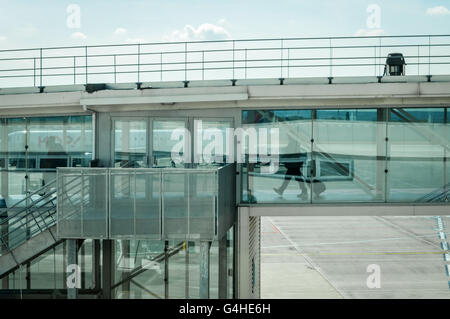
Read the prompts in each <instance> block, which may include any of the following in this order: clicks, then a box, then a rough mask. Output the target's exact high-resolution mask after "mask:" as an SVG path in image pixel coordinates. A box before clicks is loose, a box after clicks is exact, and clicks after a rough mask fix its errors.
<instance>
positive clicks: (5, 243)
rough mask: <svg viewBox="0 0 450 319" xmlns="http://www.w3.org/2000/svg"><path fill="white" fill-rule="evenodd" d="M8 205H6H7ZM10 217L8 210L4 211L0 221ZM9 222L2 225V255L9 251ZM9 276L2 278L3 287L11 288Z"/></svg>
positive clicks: (0, 237)
mask: <svg viewBox="0 0 450 319" xmlns="http://www.w3.org/2000/svg"><path fill="white" fill-rule="evenodd" d="M5 206H6V205H5ZM6 218H8V212H2V213H1V215H0V221H2V222H3V220H4V219H6ZM8 226H9V225H8V223H7V222H6V223H2V227H1V235H0V239H2V240H1V243H0V245H1V249H0V251H1V253H2V255H3V254H5V253H6V252H7V251H8V232H9V229H8V228H9V227H8ZM8 277H9V276H6V277H4V278H3V279H2V289H9V278H8Z"/></svg>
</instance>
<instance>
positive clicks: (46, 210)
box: [0, 180, 56, 251]
mask: <svg viewBox="0 0 450 319" xmlns="http://www.w3.org/2000/svg"><path fill="white" fill-rule="evenodd" d="M55 184H56V182H55V180H53V181H51V182H49V183H48V184H46V185H45V186H43V187H41V188H40V189H38V190H36V191H34V192H33V193H31V194H29V195H27V196H26V197H25V198H23V199H22V200H20V201H19V202H17V203H15V204H14V205H13V206H11V207H8V208H5V209H3V210H2V211H1V212H0V216H1V217H2V218H0V228H1V234H0V246H1V250H2V251H11V250H12V249H14V248H16V247H17V246H19V245H20V244H22V243H24V242H25V241H27V240H29V239H30V238H32V237H34V236H35V235H37V234H39V233H40V232H42V231H44V230H46V229H48V228H50V227H51V226H53V225H55V224H56V218H55V214H56V188H55V186H56V185H55Z"/></svg>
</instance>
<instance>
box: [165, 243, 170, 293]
mask: <svg viewBox="0 0 450 319" xmlns="http://www.w3.org/2000/svg"><path fill="white" fill-rule="evenodd" d="M168 252H169V241H168V240H166V241H164V298H165V299H169V255H168Z"/></svg>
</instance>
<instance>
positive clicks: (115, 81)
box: [114, 54, 117, 83]
mask: <svg viewBox="0 0 450 319" xmlns="http://www.w3.org/2000/svg"><path fill="white" fill-rule="evenodd" d="M114 83H117V64H116V55H115V54H114Z"/></svg>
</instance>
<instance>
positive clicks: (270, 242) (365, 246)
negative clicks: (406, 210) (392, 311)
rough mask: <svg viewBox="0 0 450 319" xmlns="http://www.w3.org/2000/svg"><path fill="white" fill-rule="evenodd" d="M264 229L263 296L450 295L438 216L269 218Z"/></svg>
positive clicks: (447, 222)
mask: <svg viewBox="0 0 450 319" xmlns="http://www.w3.org/2000/svg"><path fill="white" fill-rule="evenodd" d="M442 220H443V221H444V224H445V225H448V227H450V218H448V217H442ZM261 232H262V234H261V235H262V240H261V297H262V298H327V299H328V298H333V299H334V298H450V286H449V281H450V277H449V276H448V274H447V271H446V265H448V264H449V262H446V261H445V260H444V251H443V249H442V247H441V239H440V238H439V236H438V231H437V226H436V218H435V217H421V216H407V217H263V218H261ZM445 232H446V234H447V237H448V228H447V229H445ZM447 252H448V251H447ZM370 265H372V266H370ZM373 265H374V266H373ZM368 267H369V269H368ZM370 267H371V268H370ZM374 267H375V268H377V267H378V268H379V272H378V271H377V272H376V273H374V272H373V269H375V268H374ZM368 270H369V271H368ZM377 274H379V281H377V280H375V281H374V279H376V277H375V276H376V275H377ZM369 277H370V278H369ZM368 279H369V286H368V285H367V281H368ZM378 282H379V286H380V287H379V288H376V287H375V288H370V287H373V286H377V285H376V283H378Z"/></svg>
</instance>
